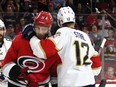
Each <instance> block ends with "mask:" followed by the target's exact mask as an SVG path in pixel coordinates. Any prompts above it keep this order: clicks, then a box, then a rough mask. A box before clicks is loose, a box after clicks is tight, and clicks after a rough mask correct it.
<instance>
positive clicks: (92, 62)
mask: <svg viewBox="0 0 116 87" xmlns="http://www.w3.org/2000/svg"><path fill="white" fill-rule="evenodd" d="M57 21H58V24H59V26H60V27H61V28H59V29H58V30H57V32H56V34H55V35H54V36H53V37H50V38H48V39H46V40H39V39H38V38H37V37H36V36H34V34H33V37H32V35H31V37H32V38H31V39H30V46H31V48H32V50H33V54H34V55H36V56H38V57H41V58H48V57H51V56H53V55H54V54H56V53H57V52H58V54H59V56H60V58H61V61H62V64H61V65H60V66H58V68H57V69H58V70H57V71H58V72H57V73H58V86H59V87H74V86H75V87H95V79H94V76H95V75H98V74H99V73H100V70H101V62H100V57H99V54H98V52H96V51H95V49H94V47H93V46H92V44H91V41H90V38H89V37H88V35H87V34H86V33H84V32H82V31H79V30H75V29H74V25H75V13H74V12H73V10H72V9H71V8H70V7H62V8H60V10H59V12H58V14H57ZM29 32H30V31H28V30H25V31H24V32H23V36H24V37H25V38H26V36H28V33H29ZM31 32H32V31H31ZM41 49H43V50H41Z"/></svg>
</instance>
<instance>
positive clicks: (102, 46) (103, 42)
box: [98, 38, 106, 55]
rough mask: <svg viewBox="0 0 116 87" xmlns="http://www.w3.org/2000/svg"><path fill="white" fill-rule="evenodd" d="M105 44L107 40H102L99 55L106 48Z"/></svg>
mask: <svg viewBox="0 0 116 87" xmlns="http://www.w3.org/2000/svg"><path fill="white" fill-rule="evenodd" d="M105 42H106V39H105V38H104V39H103V40H102V43H101V46H100V49H99V51H98V53H99V55H100V54H101V52H102V49H103V48H104V45H105Z"/></svg>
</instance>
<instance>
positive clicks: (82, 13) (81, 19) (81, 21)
mask: <svg viewBox="0 0 116 87" xmlns="http://www.w3.org/2000/svg"><path fill="white" fill-rule="evenodd" d="M75 10H76V23H77V25H76V27H77V28H79V29H80V30H82V27H83V26H84V25H85V19H86V16H87V15H86V14H87V9H86V8H85V7H84V6H83V5H82V4H81V3H77V5H76V7H75Z"/></svg>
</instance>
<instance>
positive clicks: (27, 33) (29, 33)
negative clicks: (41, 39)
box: [22, 24, 35, 40]
mask: <svg viewBox="0 0 116 87" xmlns="http://www.w3.org/2000/svg"><path fill="white" fill-rule="evenodd" d="M33 28H34V25H33V24H28V25H26V26H25V27H24V28H23V31H22V36H23V37H24V38H25V39H27V40H30V39H31V38H32V37H33V36H34V35H35V31H34V30H33Z"/></svg>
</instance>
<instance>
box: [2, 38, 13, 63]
mask: <svg viewBox="0 0 116 87" xmlns="http://www.w3.org/2000/svg"><path fill="white" fill-rule="evenodd" d="M11 43H12V42H11V41H10V40H9V39H6V38H4V43H3V45H2V47H0V61H2V60H4V57H5V55H6V53H7V51H8V49H9V48H10V46H11Z"/></svg>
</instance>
